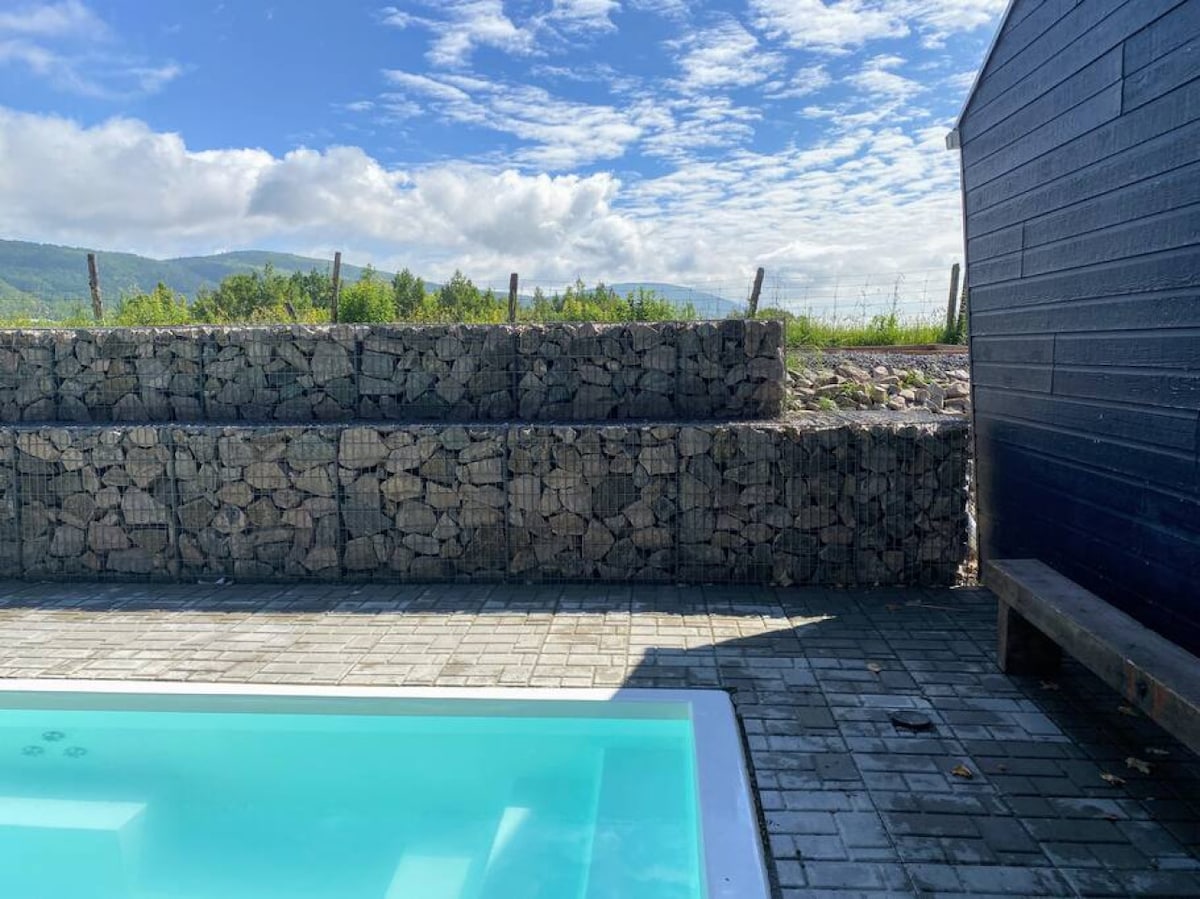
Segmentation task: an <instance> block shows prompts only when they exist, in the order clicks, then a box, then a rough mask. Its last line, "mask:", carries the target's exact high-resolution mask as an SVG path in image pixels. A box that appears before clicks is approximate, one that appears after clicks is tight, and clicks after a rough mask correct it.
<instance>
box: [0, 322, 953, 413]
mask: <svg viewBox="0 0 1200 899" xmlns="http://www.w3.org/2000/svg"><path fill="white" fill-rule="evenodd" d="M782 341H783V331H782V327H781V325H780V324H779V323H777V322H758V321H744V320H740V319H730V320H726V321H720V322H685V323H677V322H629V323H621V324H593V323H572V322H567V323H555V324H546V325H524V324H522V325H403V326H402V325H378V326H346V325H333V326H328V325H325V326H315V325H289V326H272V327H262V328H252V327H207V326H206V327H200V328H167V329H154V328H139V329H128V328H123V329H111V328H110V329H79V330H74V331H66V330H58V331H7V332H3V334H2V335H0V421H4V422H23V421H24V422H52V421H60V422H73V423H89V422H90V423H102V422H110V421H111V422H141V421H144V422H195V423H212V424H218V423H227V424H234V423H238V422H262V423H266V422H279V423H302V422H310V421H347V420H351V419H355V418H359V419H365V420H380V419H382V420H397V421H458V422H475V421H478V422H487V421H503V420H511V419H519V420H525V421H567V420H570V421H610V420H622V421H624V420H661V419H671V418H689V419H691V418H699V419H712V418H736V419H744V418H772V417H775V416H777V415H778V414H779V413H780V411H781V409H782V403H783V396H784V384H785V374H786V372H785V369H784V365H783V350H782ZM957 401H958V400H957V399H956V398H950V397H948V398H947V399H946V402H947V404H949V403H950V402H957Z"/></svg>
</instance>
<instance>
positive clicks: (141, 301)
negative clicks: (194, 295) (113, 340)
mask: <svg viewBox="0 0 1200 899" xmlns="http://www.w3.org/2000/svg"><path fill="white" fill-rule="evenodd" d="M191 321H192V312H191V310H190V309H189V308H188V304H187V300H186V299H184V298H183V297H182V296H180V295H179V294H177V293H174V292H172V290H171V288H169V287H167V285H165V284H163V283H162V282H161V281H160V282H159V283H158V286H157V287H155V288H154V290H152V291H151V292H150V293H135V294H131V295H129V296H126V297H122V298H121V303H120V305H119V306H117V312H116V314H115V315H114V316H113V317H112V320H111V322H109V323H111V324H113V325H117V326H119V327H122V328H136V327H166V326H169V325H186V324H190V323H191Z"/></svg>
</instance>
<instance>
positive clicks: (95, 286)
mask: <svg viewBox="0 0 1200 899" xmlns="http://www.w3.org/2000/svg"><path fill="white" fill-rule="evenodd" d="M87 263H88V288H89V289H90V290H91V291H92V318H94V319H95V320H96V324H100V323H101V322H102V321H104V301H103V300H102V299H101V298H100V270H99V269H98V268H96V254H95V253H88V254H87Z"/></svg>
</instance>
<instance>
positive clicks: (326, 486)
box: [0, 322, 966, 585]
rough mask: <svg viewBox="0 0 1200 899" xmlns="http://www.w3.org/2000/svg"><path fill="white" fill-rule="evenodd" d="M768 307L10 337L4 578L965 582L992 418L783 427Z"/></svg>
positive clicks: (841, 418) (882, 419)
mask: <svg viewBox="0 0 1200 899" xmlns="http://www.w3.org/2000/svg"><path fill="white" fill-rule="evenodd" d="M760 324H766V323H753V322H750V323H747V322H719V323H699V324H689V325H678V324H671V323H668V324H657V323H656V324H654V325H641V324H636V323H635V324H630V325H617V326H596V325H571V326H559V325H555V326H496V327H488V326H438V327H434V328H429V329H420V328H411V327H383V328H376V329H372V328H349V327H333V328H324V329H314V328H303V327H290V328H282V329H250V328H242V329H207V330H201V331H194V330H187V329H176V330H170V329H168V330H162V331H146V332H141V331H138V332H130V331H126V332H116V331H112V332H103V331H101V332H79V333H73V332H72V333H68V332H9V333H6V334H4V335H0V344H3V349H0V416H2V417H3V418H4V420H5V421H6V422H9V424H6V425H4V426H3V427H0V574H4V575H8V576H25V577H47V578H81V579H82V578H88V579H93V578H104V577H110V578H120V579H128V578H142V579H163V580H168V579H202V580H207V579H221V578H236V579H241V580H279V579H282V580H296V579H310V580H326V581H341V580H390V581H463V582H476V581H480V582H496V581H509V582H515V583H523V582H544V581H658V582H672V581H687V582H723V583H774V584H814V583H816V584H846V585H849V584H877V583H879V584H910V583H947V582H950V581H952V579H953V577H954V573H955V570H956V569H957V567H958V565H959V563H960V562H961V561H962V558H963V554H964V544H965V530H966V514H965V475H966V471H965V465H966V425H965V423H963V422H961V421H954V420H948V419H944V418H921V417H919V416H913V415H911V414H910V415H906V416H902V417H894V416H887V415H866V414H864V415H850V414H835V415H822V414H809V415H806V416H805V417H803V418H797V419H794V420H786V421H781V420H773V421H772V420H762V419H764V418H770V417H772V416H773V415H776V414H777V413H778V411H779V405H780V401H781V398H782V394H781V391H782V380H783V367H782V358H781V347H780V340H781V335H780V333H779V331H778V329H777V328H774V329H773V328H770V327H761V328H760V327H757V326H758V325H760ZM5 354H7V355H5ZM685 413H686V414H685ZM752 413H753V416H752V417H757V418H758V419H759V420H750V421H739V420H735V419H737V418H738V417H745V416H751V414H752ZM43 416H54V418H52V419H51V420H50V421H48V422H42V421H41V418H42V417H43ZM127 416H128V417H134V418H135V419H136V420H134V421H125V420H124V419H125V418H126V417H127ZM460 418H461V419H464V420H463V421H459V419H460ZM564 418H565V419H568V420H569V422H563V421H560V420H559V419H564ZM648 418H649V419H650V420H647V419H648ZM114 419H117V421H114ZM68 421H69V422H77V421H86V423H80V424H70V425H68V424H64V422H68Z"/></svg>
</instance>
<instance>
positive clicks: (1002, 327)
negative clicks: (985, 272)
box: [971, 289, 1200, 346]
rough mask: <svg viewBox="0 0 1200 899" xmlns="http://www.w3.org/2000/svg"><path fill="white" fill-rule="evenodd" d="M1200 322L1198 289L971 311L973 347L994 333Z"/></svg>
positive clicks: (1010, 334)
mask: <svg viewBox="0 0 1200 899" xmlns="http://www.w3.org/2000/svg"><path fill="white" fill-rule="evenodd" d="M972 302H974V298H972ZM1196 327H1200V290H1197V289H1193V290H1186V291H1181V292H1177V293H1175V292H1164V293H1144V294H1139V293H1131V294H1127V295H1124V296H1118V297H1102V298H1100V299H1088V298H1082V299H1081V298H1075V299H1073V300H1071V301H1068V302H1057V301H1051V302H1048V303H1042V304H1037V305H1028V306H1018V307H1015V308H1011V309H1010V308H1005V307H1004V306H1003V305H997V306H996V307H994V308H991V309H987V310H980V309H978V308H972V310H971V334H972V335H973V336H972V346H974V343H975V341H976V340H979V339H982V338H991V337H994V336H1004V337H1013V336H1017V335H1039V336H1045V335H1048V334H1055V333H1064V334H1066V333H1077V334H1086V333H1089V332H1093V331H1124V330H1130V331H1142V330H1146V329H1161V328H1196Z"/></svg>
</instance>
